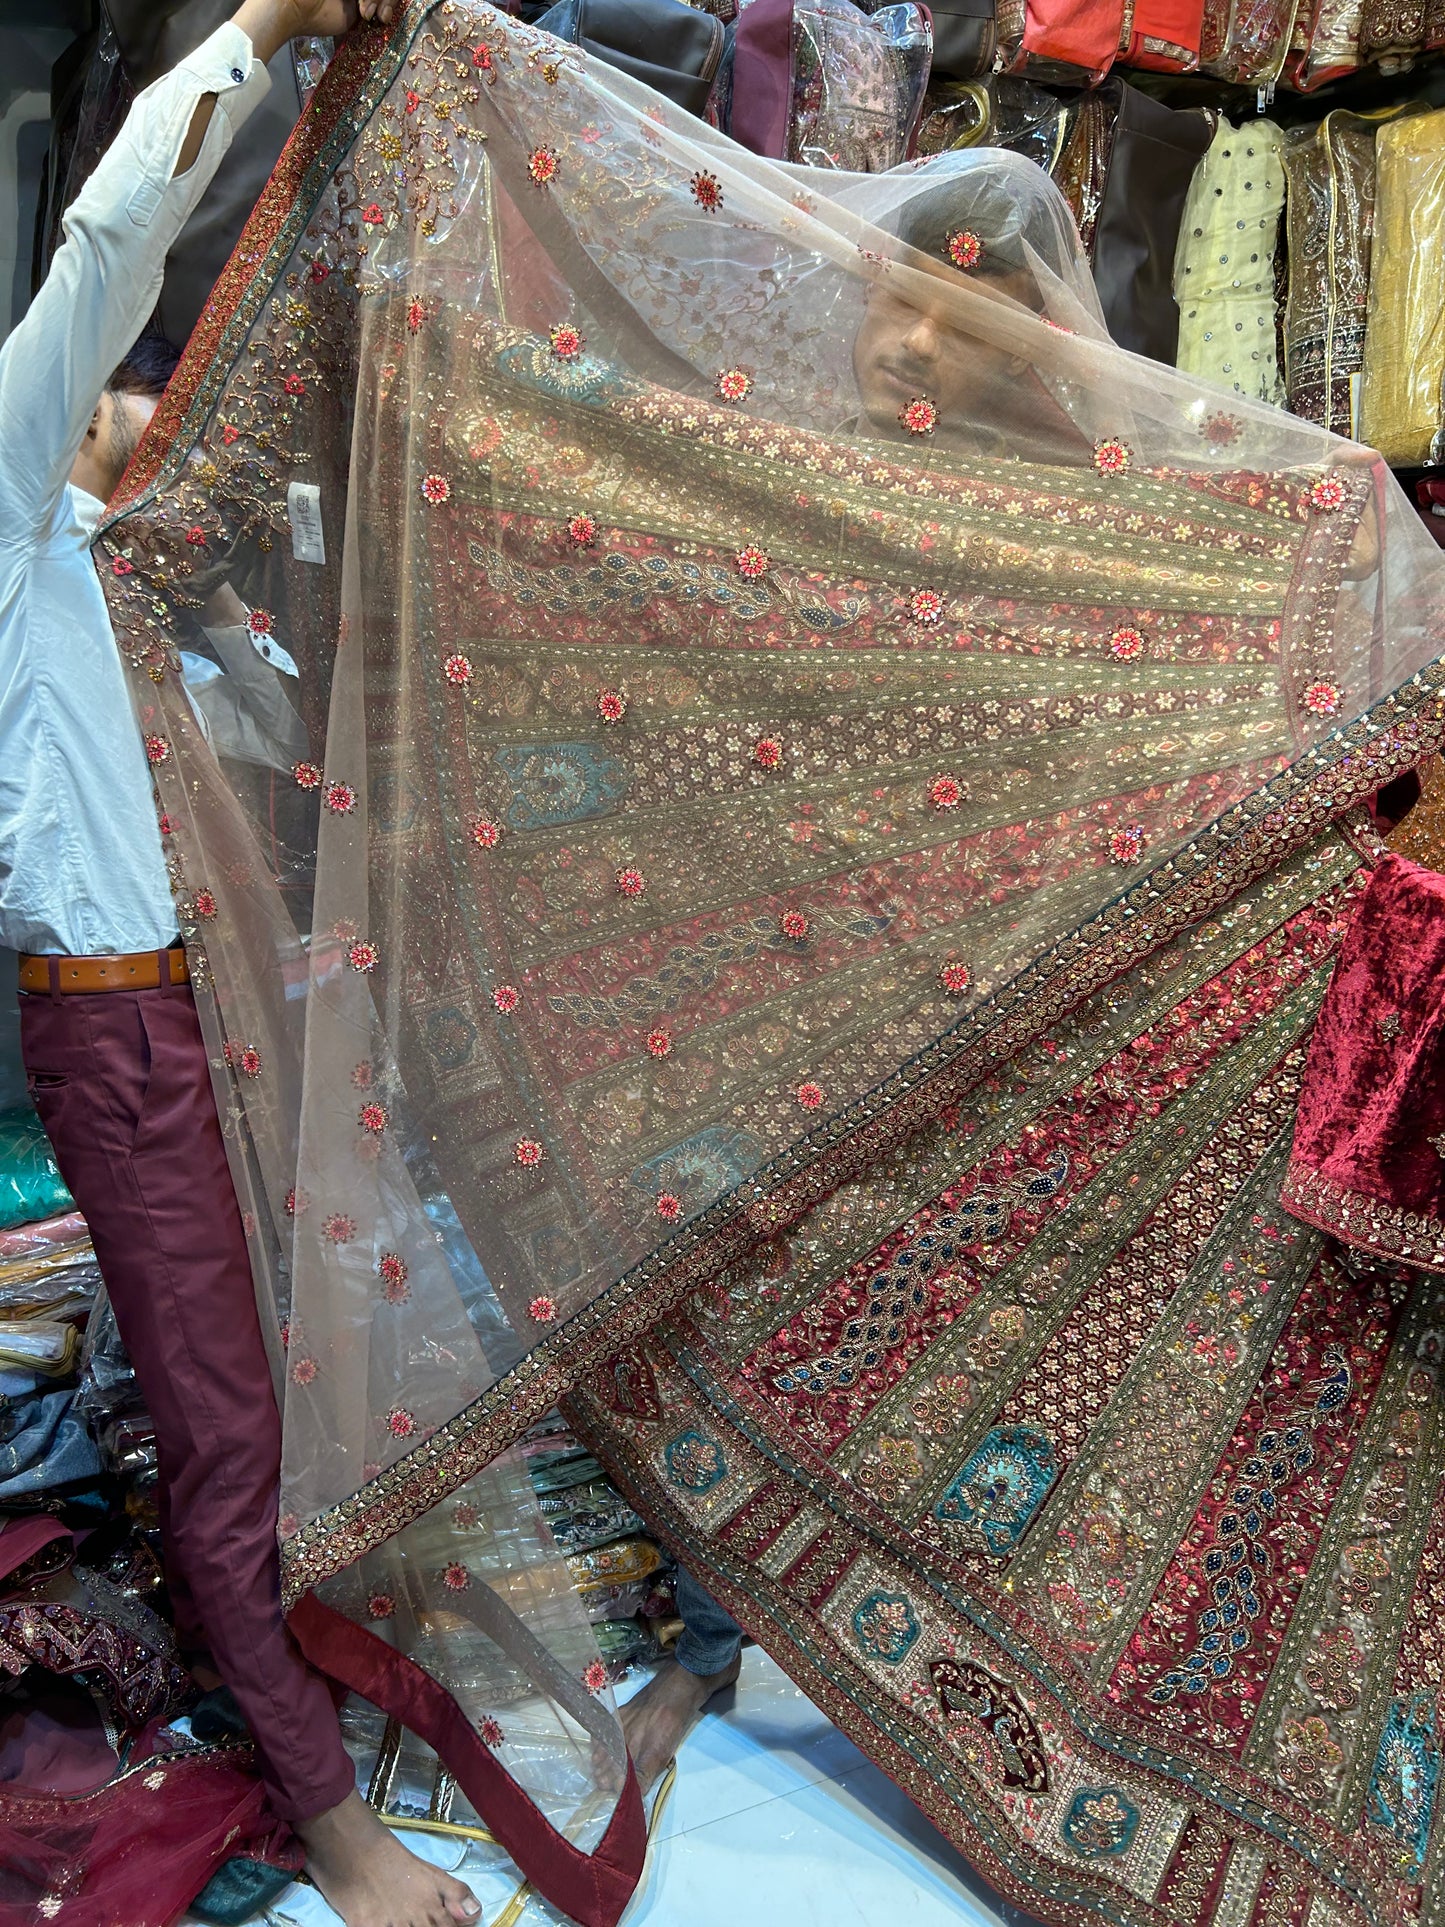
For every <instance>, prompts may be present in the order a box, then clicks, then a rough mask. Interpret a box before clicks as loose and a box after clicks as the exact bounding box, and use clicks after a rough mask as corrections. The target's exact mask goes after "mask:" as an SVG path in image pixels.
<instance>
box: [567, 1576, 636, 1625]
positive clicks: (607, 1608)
mask: <svg viewBox="0 0 1445 1927" xmlns="http://www.w3.org/2000/svg"><path fill="white" fill-rule="evenodd" d="M651 1590H652V1582H651V1580H648V1579H630V1580H628V1581H627V1582H626V1583H625V1584H622V1585H617V1586H579V1587H578V1588H577V1593H578V1597H579V1598H580V1599H581V1601H582V1606H583V1609H584V1611H585V1612H586V1614H587V1617H588V1619H589V1620H590V1621H591V1622H592V1624H593V1625H594V1626H600V1625H602V1624H604V1623H605V1622H606V1621H608V1620H615V1619H636V1618H637V1617H638V1615H639V1614H640V1613H641V1611H642V1608H643V1605H644V1604H645V1602H646V1600H647V1596H648V1594H649V1593H650V1592H651Z"/></svg>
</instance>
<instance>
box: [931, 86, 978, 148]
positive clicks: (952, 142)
mask: <svg viewBox="0 0 1445 1927" xmlns="http://www.w3.org/2000/svg"><path fill="white" fill-rule="evenodd" d="M992 121H993V103H992V99H991V96H990V92H989V89H988V88H987V87H985V86H984V85H983V84H982V83H981V82H980V81H943V82H940V83H937V84H935V85H934V86H932V87H930V88H929V90H928V94H927V97H926V98H925V100H924V103H923V118H922V119H921V120H920V121H919V123H918V138H917V140H916V142H915V146H916V148H917V150H918V152H919V154H920V155H926V154H946V153H948V152H950V151H951V150H953V149H955V148H962V147H977V146H978V145H979V144H980V143H981V142H983V141H985V140H987V139H988V138H989V134H990V130H991V126H992Z"/></svg>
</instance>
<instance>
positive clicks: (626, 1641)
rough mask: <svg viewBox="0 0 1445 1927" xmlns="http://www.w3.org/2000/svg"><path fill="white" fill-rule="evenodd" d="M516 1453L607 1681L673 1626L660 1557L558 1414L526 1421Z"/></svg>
mask: <svg viewBox="0 0 1445 1927" xmlns="http://www.w3.org/2000/svg"><path fill="white" fill-rule="evenodd" d="M521 1451H522V1454H523V1456H524V1458H525V1459H526V1462H527V1470H528V1472H529V1473H530V1474H531V1478H532V1485H533V1487H534V1489H535V1491H536V1493H537V1499H538V1503H539V1505H540V1507H541V1511H542V1517H543V1518H544V1519H545V1520H546V1521H547V1524H548V1526H549V1527H550V1529H551V1532H552V1536H553V1538H554V1539H555V1540H556V1541H557V1544H558V1546H559V1548H560V1549H561V1550H562V1551H563V1552H564V1553H565V1554H566V1555H567V1564H568V1567H569V1569H570V1571H571V1573H572V1581H573V1584H574V1585H575V1586H576V1588H577V1591H578V1594H579V1595H580V1597H581V1599H582V1603H583V1604H584V1606H585V1607H586V1608H587V1617H588V1619H589V1620H590V1621H591V1622H592V1630H593V1632H594V1633H595V1635H596V1638H597V1644H598V1647H599V1648H600V1650H601V1653H602V1657H603V1659H604V1660H605V1662H606V1663H607V1667H608V1670H609V1671H610V1672H611V1673H612V1674H613V1676H614V1678H615V1677H616V1676H618V1675H619V1674H621V1673H622V1672H624V1671H625V1670H626V1668H627V1667H628V1666H629V1665H631V1664H633V1663H634V1662H635V1661H639V1660H646V1659H651V1658H655V1657H656V1655H657V1653H658V1652H659V1651H660V1650H661V1649H662V1648H663V1647H664V1646H666V1645H669V1644H671V1642H672V1640H673V1639H674V1638H675V1637H676V1635H677V1632H678V1630H679V1623H678V1621H677V1618H676V1605H675V1602H674V1596H673V1567H672V1564H671V1562H670V1561H669V1560H668V1558H667V1555H666V1554H665V1553H664V1552H663V1551H662V1550H661V1548H660V1547H659V1546H658V1545H657V1544H656V1543H655V1542H654V1541H653V1540H652V1539H651V1538H649V1537H648V1535H647V1529H646V1527H645V1526H644V1525H643V1522H642V1520H641V1519H639V1518H638V1516H637V1514H636V1513H635V1512H634V1511H633V1510H632V1508H631V1506H630V1505H628V1503H627V1501H626V1499H624V1498H623V1496H622V1494H621V1493H620V1492H619V1491H618V1490H617V1488H616V1486H614V1485H613V1484H612V1482H611V1480H610V1479H609V1478H608V1477H607V1475H606V1474H605V1473H604V1472H603V1470H602V1467H601V1466H600V1465H599V1464H598V1463H597V1461H596V1459H594V1458H593V1456H592V1454H591V1453H590V1452H589V1451H587V1449H586V1448H585V1446H583V1445H581V1444H580V1443H579V1442H578V1440H577V1438H576V1436H575V1434H574V1433H573V1432H572V1430H571V1429H570V1427H569V1426H568V1424H567V1422H566V1420H565V1419H564V1418H563V1417H562V1416H561V1414H560V1413H556V1412H554V1413H551V1414H550V1415H549V1416H548V1417H547V1418H545V1419H543V1420H542V1421H541V1422H540V1423H539V1424H537V1425H534V1426H533V1428H532V1430H531V1431H530V1432H529V1433H528V1434H527V1436H526V1438H525V1439H524V1440H523V1441H522V1446H521Z"/></svg>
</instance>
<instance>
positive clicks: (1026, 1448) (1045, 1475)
mask: <svg viewBox="0 0 1445 1927" xmlns="http://www.w3.org/2000/svg"><path fill="white" fill-rule="evenodd" d="M1058 1476H1059V1467H1058V1461H1057V1460H1056V1459H1055V1457H1054V1448H1053V1445H1052V1443H1051V1442H1050V1440H1049V1438H1048V1436H1047V1434H1045V1433H1043V1432H1035V1431H1033V1430H1031V1429H1030V1428H1029V1427H1028V1426H1025V1425H1017V1426H995V1427H994V1429H993V1431H991V1432H989V1433H987V1434H986V1435H985V1437H984V1438H983V1439H982V1440H981V1441H980V1442H979V1445H978V1448H977V1450H976V1451H975V1452H974V1453H973V1454H972V1455H971V1456H970V1458H969V1459H968V1461H967V1462H966V1464H965V1465H964V1467H963V1470H962V1471H961V1472H960V1473H959V1474H958V1476H957V1477H956V1478H955V1479H953V1480H952V1482H951V1483H950V1485H949V1487H948V1490H947V1491H946V1492H945V1493H944V1495H943V1497H942V1498H941V1499H940V1500H939V1501H938V1504H937V1505H936V1506H935V1507H934V1508H933V1511H934V1516H935V1518H938V1519H941V1520H943V1522H944V1523H945V1524H946V1525H959V1526H966V1527H968V1528H969V1530H971V1531H973V1532H976V1533H977V1534H978V1535H979V1537H980V1538H981V1539H982V1540H983V1542H984V1544H985V1545H986V1546H987V1548H988V1550H989V1551H990V1552H992V1553H1007V1552H1012V1551H1013V1549H1014V1547H1015V1546H1016V1545H1017V1544H1018V1542H1019V1540H1020V1539H1021V1538H1022V1537H1023V1535H1024V1530H1025V1528H1026V1527H1027V1525H1028V1523H1029V1520H1030V1519H1032V1517H1033V1516H1034V1514H1035V1512H1037V1511H1038V1509H1039V1506H1040V1505H1041V1504H1042V1502H1043V1499H1044V1495H1045V1494H1046V1493H1047V1492H1048V1490H1049V1487H1050V1486H1051V1485H1052V1484H1053V1482H1054V1480H1055V1479H1056V1478H1057V1477H1058Z"/></svg>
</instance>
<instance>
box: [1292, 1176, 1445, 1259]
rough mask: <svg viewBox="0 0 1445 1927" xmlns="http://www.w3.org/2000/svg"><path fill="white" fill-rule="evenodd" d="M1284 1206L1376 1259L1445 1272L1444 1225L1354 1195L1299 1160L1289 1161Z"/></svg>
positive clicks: (1412, 1212) (1368, 1198)
mask: <svg viewBox="0 0 1445 1927" xmlns="http://www.w3.org/2000/svg"><path fill="white" fill-rule="evenodd" d="M1280 1202H1281V1203H1282V1204H1283V1205H1284V1207H1285V1209H1286V1211H1288V1212H1289V1213H1290V1214H1291V1215H1292V1216H1293V1217H1296V1218H1300V1219H1303V1221H1304V1222H1305V1223H1306V1224H1312V1225H1314V1226H1315V1227H1316V1229H1317V1230H1320V1231H1327V1232H1329V1234H1330V1236H1331V1237H1334V1238H1338V1239H1340V1240H1341V1242H1342V1243H1344V1244H1348V1245H1354V1246H1356V1247H1357V1248H1359V1249H1361V1250H1364V1251H1370V1252H1373V1253H1374V1254H1375V1256H1376V1257H1377V1258H1395V1259H1401V1260H1403V1261H1404V1263H1406V1264H1407V1265H1420V1266H1421V1267H1423V1268H1424V1269H1425V1270H1426V1271H1441V1270H1445V1223H1442V1222H1441V1220H1440V1219H1439V1218H1434V1217H1430V1216H1427V1215H1426V1214H1425V1213H1424V1212H1420V1211H1402V1210H1401V1209H1400V1208H1399V1206H1398V1205H1393V1204H1386V1203H1385V1202H1384V1201H1383V1199H1380V1198H1372V1197H1370V1196H1369V1195H1368V1194H1367V1193H1366V1192H1364V1191H1352V1190H1350V1189H1349V1187H1348V1186H1347V1185H1343V1184H1336V1183H1335V1182H1334V1180H1333V1179H1331V1178H1327V1177H1326V1176H1325V1175H1324V1174H1323V1172H1321V1171H1316V1170H1315V1169H1313V1167H1312V1166H1310V1165H1308V1164H1305V1163H1303V1162H1302V1161H1301V1160H1300V1159H1299V1158H1293V1159H1291V1161H1290V1166H1289V1170H1288V1171H1287V1172H1286V1174H1285V1181H1284V1187H1283V1189H1282V1190H1281V1192H1280Z"/></svg>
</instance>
